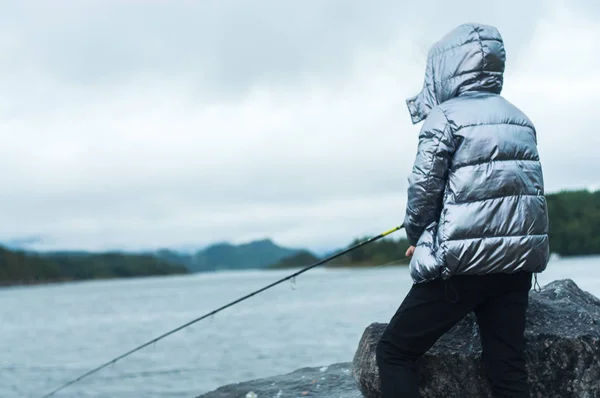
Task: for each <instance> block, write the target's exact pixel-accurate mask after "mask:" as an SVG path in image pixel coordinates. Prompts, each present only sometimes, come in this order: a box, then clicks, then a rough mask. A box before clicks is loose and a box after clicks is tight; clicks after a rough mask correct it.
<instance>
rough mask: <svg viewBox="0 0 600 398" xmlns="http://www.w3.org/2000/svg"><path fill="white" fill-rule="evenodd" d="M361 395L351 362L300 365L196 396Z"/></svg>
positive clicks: (325, 397)
mask: <svg viewBox="0 0 600 398" xmlns="http://www.w3.org/2000/svg"><path fill="white" fill-rule="evenodd" d="M245 397H256V398H298V397H310V398H332V397H335V398H361V397H362V394H361V393H360V391H358V388H357V387H356V382H355V381H354V378H353V377H352V364H351V363H349V362H348V363H338V364H334V365H330V366H323V367H316V368H302V369H298V370H296V371H294V372H292V373H288V374H285V375H281V376H274V377H269V378H265V379H258V380H252V381H246V382H242V383H235V384H230V385H226V386H223V387H219V388H218V389H216V390H214V391H211V392H209V393H206V394H203V395H200V396H199V397H198V398H245Z"/></svg>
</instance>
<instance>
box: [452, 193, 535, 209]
mask: <svg viewBox="0 0 600 398" xmlns="http://www.w3.org/2000/svg"><path fill="white" fill-rule="evenodd" d="M523 196H526V197H537V196H541V195H538V194H533V193H522V194H516V195H498V196H490V197H488V198H483V199H473V200H465V201H460V202H453V203H450V202H448V203H446V205H448V206H456V205H466V204H469V203H479V202H486V201H489V200H498V199H506V198H520V197H523Z"/></svg>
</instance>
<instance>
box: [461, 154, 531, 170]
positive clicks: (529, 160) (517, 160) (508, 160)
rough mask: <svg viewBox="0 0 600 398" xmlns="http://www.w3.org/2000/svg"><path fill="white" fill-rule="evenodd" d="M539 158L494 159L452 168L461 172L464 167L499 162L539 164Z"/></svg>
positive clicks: (462, 164)
mask: <svg viewBox="0 0 600 398" xmlns="http://www.w3.org/2000/svg"><path fill="white" fill-rule="evenodd" d="M539 161H540V159H539V157H537V156H536V157H534V158H531V159H514V158H513V159H494V160H490V159H488V160H482V161H480V162H471V163H458V164H454V165H453V166H452V171H453V172H455V171H456V170H460V169H462V168H464V167H472V166H480V165H483V164H486V163H498V162H539Z"/></svg>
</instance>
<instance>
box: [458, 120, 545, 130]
mask: <svg viewBox="0 0 600 398" xmlns="http://www.w3.org/2000/svg"><path fill="white" fill-rule="evenodd" d="M481 126H515V127H524V128H526V129H529V130H532V131H533V130H534V128H533V126H530V125H527V124H521V123H514V122H481V123H469V124H463V125H460V126H457V127H456V130H455V132H456V131H459V130H461V129H464V128H469V127H481Z"/></svg>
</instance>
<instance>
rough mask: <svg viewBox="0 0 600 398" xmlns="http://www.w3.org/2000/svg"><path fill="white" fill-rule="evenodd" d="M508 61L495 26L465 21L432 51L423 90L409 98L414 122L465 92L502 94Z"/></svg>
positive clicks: (419, 120)
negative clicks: (466, 22) (506, 62)
mask: <svg viewBox="0 0 600 398" xmlns="http://www.w3.org/2000/svg"><path fill="white" fill-rule="evenodd" d="M505 61H506V53H505V50H504V42H503V40H502V36H501V35H500V32H499V31H498V29H496V28H495V27H493V26H489V25H483V24H464V25H460V26H458V27H456V28H454V29H453V30H451V31H450V32H449V33H448V34H446V35H445V36H444V37H443V38H442V39H440V40H439V41H438V42H436V43H435V44H434V45H433V46H432V47H431V49H430V50H429V53H428V55H427V67H426V70H425V81H424V84H423V89H422V90H421V92H420V93H419V94H417V95H416V96H414V97H412V98H409V99H407V100H406V104H407V106H408V110H409V112H410V116H411V119H412V122H413V124H416V123H419V122H421V121H422V120H424V119H425V118H426V117H427V115H428V114H429V111H430V110H431V109H432V108H434V107H435V106H437V105H439V104H441V103H442V102H444V101H447V100H449V99H452V98H454V97H457V96H459V95H461V94H464V93H466V92H490V93H495V94H500V92H501V91H502V84H503V74H504V67H505Z"/></svg>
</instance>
